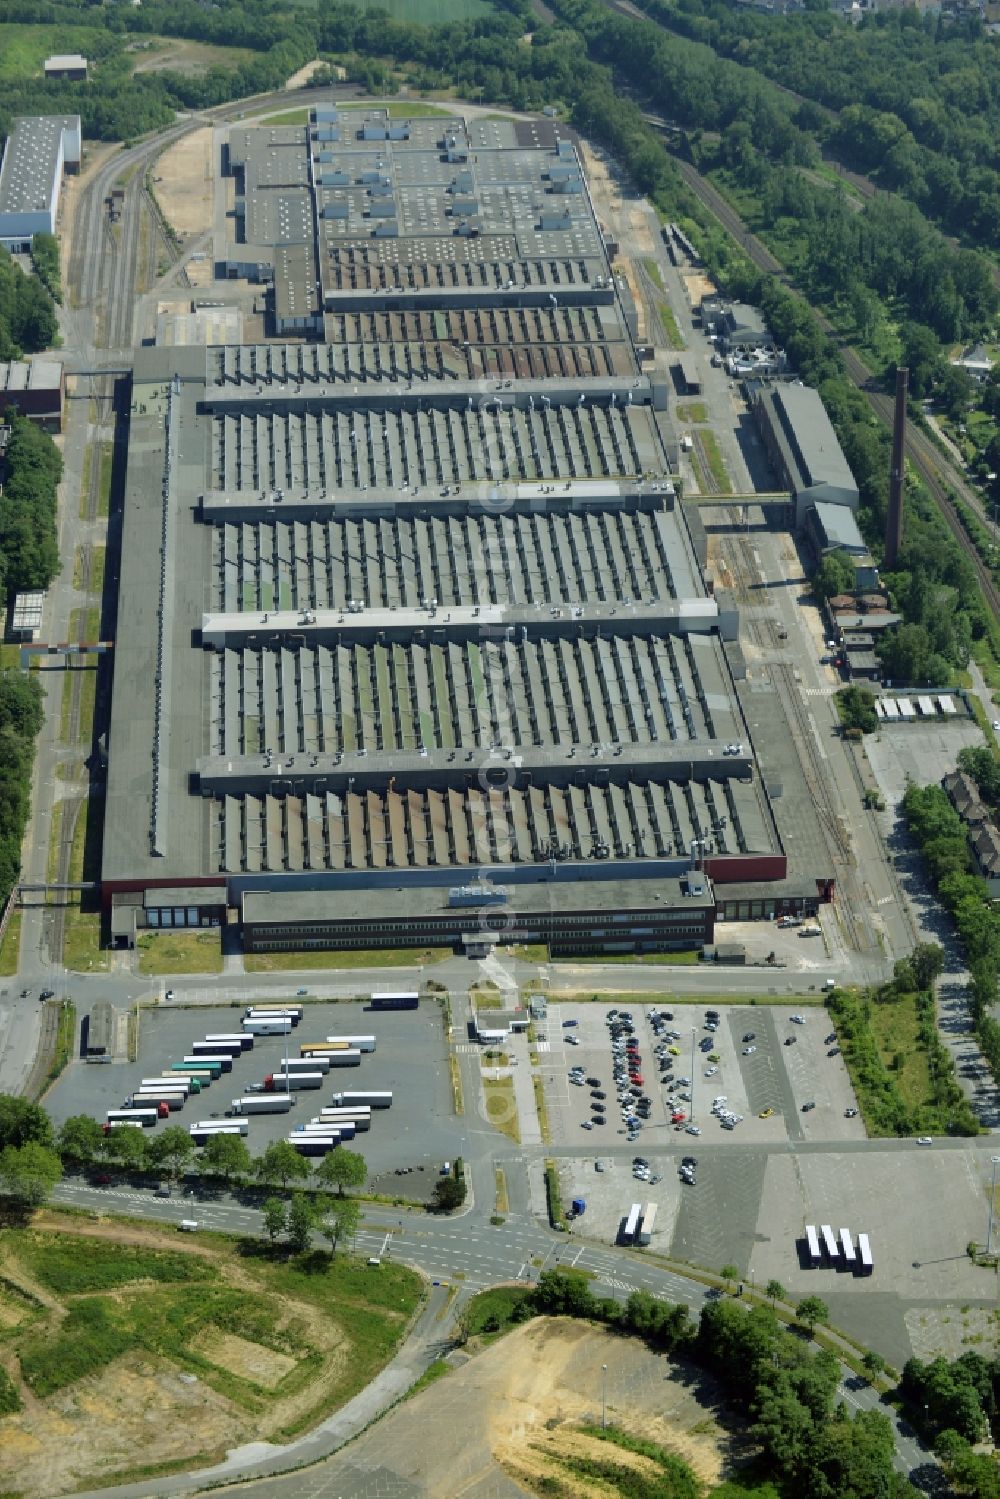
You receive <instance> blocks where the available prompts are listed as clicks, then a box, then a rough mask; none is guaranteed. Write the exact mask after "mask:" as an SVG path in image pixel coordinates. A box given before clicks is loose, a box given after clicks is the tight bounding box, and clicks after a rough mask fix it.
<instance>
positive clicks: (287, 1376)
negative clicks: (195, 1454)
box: [4, 1219, 422, 1455]
mask: <svg viewBox="0 0 1000 1499" xmlns="http://www.w3.org/2000/svg"><path fill="white" fill-rule="evenodd" d="M66 1223H67V1220H66V1219H62V1220H61V1223H60V1227H61V1228H62V1227H63V1225H65V1224H66ZM145 1227H146V1228H147V1231H149V1226H148V1225H145ZM202 1242H203V1244H204V1247H205V1248H206V1250H207V1252H206V1253H204V1254H202V1253H190V1252H187V1253H180V1252H178V1251H176V1250H172V1249H171V1247H170V1240H169V1239H168V1237H167V1236H166V1233H165V1234H164V1237H163V1244H162V1247H159V1246H157V1245H155V1244H145V1245H143V1246H142V1247H141V1248H140V1247H132V1246H128V1245H122V1244H116V1243H113V1242H111V1241H107V1240H103V1239H102V1240H95V1239H82V1238H80V1237H78V1236H76V1235H74V1234H73V1232H72V1229H71V1228H69V1229H68V1230H67V1231H63V1232H51V1233H50V1232H48V1231H46V1230H38V1229H30V1230H9V1231H7V1232H6V1233H5V1234H4V1248H5V1252H6V1253H7V1254H8V1255H10V1256H11V1257H12V1258H13V1259H14V1260H15V1261H16V1262H19V1263H23V1264H25V1265H27V1266H29V1267H31V1268H33V1269H34V1271H35V1273H36V1274H37V1276H38V1278H39V1279H40V1280H41V1281H42V1282H43V1283H44V1284H45V1285H46V1286H48V1287H49V1288H50V1289H51V1290H52V1291H53V1293H54V1294H55V1295H56V1296H57V1297H58V1298H59V1299H60V1300H61V1301H63V1304H64V1311H65V1316H64V1317H62V1318H60V1317H58V1316H54V1315H52V1314H48V1313H47V1314H46V1321H45V1325H44V1326H42V1325H41V1323H40V1321H39V1320H38V1319H36V1320H35V1321H34V1322H33V1324H32V1325H31V1327H29V1328H25V1329H18V1328H14V1329H13V1330H8V1331H6V1332H5V1337H6V1340H7V1343H8V1346H9V1347H10V1348H11V1349H12V1351H13V1352H14V1353H16V1355H17V1357H18V1360H19V1363H20V1369H21V1374H22V1377H23V1380H24V1383H25V1385H26V1386H27V1387H28V1388H29V1389H30V1390H31V1391H32V1392H33V1393H34V1394H35V1395H36V1396H37V1397H39V1398H41V1399H44V1398H46V1397H48V1396H50V1395H53V1394H55V1393H57V1392H59V1391H61V1390H64V1389H67V1388H68V1387H70V1386H71V1385H73V1384H75V1383H77V1382H78V1381H79V1380H81V1379H83V1378H93V1376H94V1375H95V1374H98V1373H99V1372H100V1370H101V1369H102V1368H105V1367H106V1366H107V1365H108V1364H109V1363H111V1362H112V1360H114V1359H116V1358H118V1357H119V1356H120V1355H121V1354H123V1353H127V1352H130V1353H136V1352H139V1353H147V1354H150V1355H153V1356H154V1357H156V1358H161V1357H162V1358H166V1359H169V1360H170V1361H171V1362H172V1363H173V1364H175V1365H176V1366H177V1367H178V1368H179V1369H180V1370H182V1371H184V1372H189V1373H191V1374H194V1375H196V1376H197V1378H198V1379H199V1380H200V1381H201V1382H202V1383H203V1384H205V1385H207V1386H208V1387H209V1388H211V1389H212V1390H213V1391H214V1392H215V1393H216V1394H218V1395H221V1396H222V1397H224V1398H225V1399H227V1400H229V1401H231V1402H232V1403H233V1404H234V1405H235V1406H236V1407H237V1408H238V1409H240V1410H242V1411H243V1412H244V1413H249V1414H251V1415H253V1416H254V1418H255V1420H256V1421H257V1423H258V1429H260V1431H261V1435H262V1436H263V1435H267V1436H272V1437H275V1438H278V1437H285V1436H287V1435H289V1434H291V1433H293V1432H294V1431H295V1430H299V1429H303V1428H305V1427H309V1426H312V1425H315V1424H316V1422H317V1421H319V1420H321V1419H323V1418H324V1417H325V1416H326V1415H327V1414H328V1413H329V1412H330V1411H331V1410H334V1409H336V1408H337V1407H338V1406H340V1405H341V1404H343V1402H344V1401H345V1400H349V1399H350V1398H351V1397H352V1396H353V1395H354V1394H356V1393H357V1392H358V1390H360V1389H362V1388H364V1387H365V1386H366V1385H367V1384H369V1383H370V1381H371V1379H372V1378H373V1377H374V1375H375V1374H376V1373H377V1372H378V1370H379V1369H380V1368H381V1367H382V1366H383V1365H384V1363H385V1362H386V1360H387V1359H389V1358H390V1357H391V1356H392V1354H393V1353H394V1352H395V1350H396V1348H397V1346H398V1344H399V1341H400V1339H401V1337H402V1336H403V1334H404V1332H405V1330H406V1327H407V1325H408V1323H409V1321H410V1319H411V1317H412V1316H413V1314H414V1312H415V1311H416V1309H417V1307H418V1305H419V1303H420V1300H421V1296H422V1285H421V1281H420V1278H419V1276H417V1275H416V1274H415V1273H414V1272H413V1271H411V1270H409V1269H407V1268H406V1267H405V1266H403V1265H399V1264H396V1263H388V1262H386V1263H383V1266H382V1270H381V1272H380V1274H379V1275H377V1276H373V1275H372V1274H371V1272H370V1271H369V1270H368V1268H367V1266H366V1265H365V1263H364V1261H363V1260H358V1259H354V1258H349V1257H347V1256H338V1257H337V1258H335V1259H332V1260H331V1258H330V1256H329V1255H327V1254H324V1253H321V1252H318V1251H317V1252H307V1253H305V1254H303V1255H300V1256H296V1257H294V1258H291V1259H287V1260H286V1259H282V1258H280V1257H277V1258H275V1257H272V1256H271V1255H270V1254H269V1253H267V1252H265V1251H263V1250H262V1249H260V1248H259V1247H257V1246H251V1248H250V1252H249V1253H241V1246H239V1245H238V1244H237V1243H236V1242H235V1241H231V1240H228V1239H226V1238H224V1237H223V1236H221V1235H212V1236H210V1237H208V1236H206V1237H205V1238H204V1239H203V1240H202ZM218 1334H229V1335H232V1336H235V1337H238V1338H240V1339H242V1340H244V1341H245V1342H251V1343H254V1344H257V1345H259V1346H260V1347H261V1348H263V1349H268V1350H271V1351H273V1352H274V1353H276V1354H282V1355H284V1358H283V1360H282V1366H283V1368H284V1370H285V1371H286V1372H281V1371H280V1370H279V1376H278V1377H277V1379H276V1380H275V1382H274V1383H273V1384H272V1385H270V1386H267V1387H265V1386H264V1385H263V1384H262V1383H260V1382H257V1381H255V1380H254V1379H253V1378H252V1377H251V1376H250V1375H249V1374H244V1373H237V1372H235V1371H234V1370H232V1369H230V1368H227V1367H226V1366H225V1365H224V1364H223V1363H222V1362H219V1363H213V1362H212V1361H211V1360H210V1359H208V1358H207V1357H205V1356H204V1355H203V1354H202V1353H201V1352H200V1351H199V1349H200V1347H201V1346H202V1345H203V1340H204V1346H206V1347H213V1346H214V1342H213V1335H214V1336H215V1338H216V1339H217V1335H218ZM345 1351H346V1356H344V1354H345ZM288 1360H292V1361H294V1363H289V1362H288ZM317 1381H318V1382H319V1385H320V1386H321V1387H322V1396H320V1395H318V1394H317V1395H315V1396H314V1395H313V1393H312V1390H313V1386H314V1385H316V1384H317ZM18 1393H19V1392H18ZM296 1396H297V1397H298V1398H297V1399H294V1397H296ZM290 1401H291V1402H292V1403H291V1404H290V1405H289V1402H290ZM279 1403H280V1405H281V1406H282V1407H285V1408H286V1409H290V1410H291V1412H292V1414H291V1415H290V1416H289V1418H288V1419H287V1420H286V1422H285V1424H284V1425H283V1426H282V1427H280V1428H279V1429H275V1423H274V1422H272V1424H271V1425H270V1427H268V1426H267V1425H266V1418H267V1415H268V1412H269V1409H270V1408H271V1406H272V1405H274V1406H278V1405H279ZM94 1419H97V1418H96V1417H95V1418H94ZM192 1440H194V1438H192ZM178 1445H179V1446H180V1447H181V1448H183V1434H182V1433H179V1441H178ZM180 1455H183V1454H180Z"/></svg>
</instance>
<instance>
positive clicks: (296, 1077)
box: [264, 1072, 325, 1093]
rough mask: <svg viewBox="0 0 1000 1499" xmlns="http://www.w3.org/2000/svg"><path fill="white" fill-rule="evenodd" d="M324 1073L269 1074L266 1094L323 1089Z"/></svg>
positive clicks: (266, 1079)
mask: <svg viewBox="0 0 1000 1499" xmlns="http://www.w3.org/2000/svg"><path fill="white" fill-rule="evenodd" d="M324 1077H325V1074H324V1073H322V1072H269V1073H268V1074H267V1076H266V1077H265V1079H264V1092H265V1093H292V1092H294V1091H296V1090H297V1089H299V1088H321V1087H322V1086H323V1081H324Z"/></svg>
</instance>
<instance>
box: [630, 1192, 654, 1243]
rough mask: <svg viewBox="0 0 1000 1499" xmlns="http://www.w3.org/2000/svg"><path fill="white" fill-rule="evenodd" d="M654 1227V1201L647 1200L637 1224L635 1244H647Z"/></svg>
mask: <svg viewBox="0 0 1000 1499" xmlns="http://www.w3.org/2000/svg"><path fill="white" fill-rule="evenodd" d="M655 1227H656V1203H655V1202H647V1203H646V1210H645V1212H644V1213H643V1215H642V1222H641V1223H640V1224H639V1233H638V1235H637V1237H636V1241H635V1242H636V1243H637V1244H648V1243H649V1241H650V1239H651V1238H652V1237H653V1229H654V1228H655Z"/></svg>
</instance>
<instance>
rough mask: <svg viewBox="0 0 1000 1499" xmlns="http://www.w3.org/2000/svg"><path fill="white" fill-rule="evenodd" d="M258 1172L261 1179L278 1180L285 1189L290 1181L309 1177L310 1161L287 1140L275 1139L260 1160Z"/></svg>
mask: <svg viewBox="0 0 1000 1499" xmlns="http://www.w3.org/2000/svg"><path fill="white" fill-rule="evenodd" d="M256 1172H257V1179H258V1180H259V1181H262V1182H264V1183H265V1184H268V1185H270V1184H272V1183H274V1182H277V1183H279V1185H280V1186H281V1188H282V1190H283V1191H284V1190H286V1189H287V1187H288V1183H289V1182H290V1181H306V1180H307V1179H308V1177H309V1162H308V1161H307V1160H306V1159H305V1157H304V1156H301V1155H299V1152H298V1151H297V1150H296V1149H295V1146H294V1145H290V1144H289V1143H288V1141H287V1140H273V1141H272V1142H271V1144H270V1145H268V1147H267V1148H266V1150H265V1151H264V1154H263V1155H262V1156H261V1157H260V1159H259V1160H258V1162H257V1166H256Z"/></svg>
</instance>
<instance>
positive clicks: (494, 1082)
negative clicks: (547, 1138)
mask: <svg viewBox="0 0 1000 1499" xmlns="http://www.w3.org/2000/svg"><path fill="white" fill-rule="evenodd" d="M483 1096H484V1098H485V1100H486V1117H487V1119H488V1120H489V1121H490V1123H491V1124H492V1126H493V1128H494V1129H497V1130H499V1131H500V1133H501V1134H502V1135H506V1136H507V1138H508V1139H509V1140H513V1141H514V1144H515V1145H519V1144H520V1143H521V1129H520V1125H519V1123H518V1118H517V1104H516V1102H515V1101H514V1080H513V1078H510V1077H501V1078H488V1077H484V1078H483Z"/></svg>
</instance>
